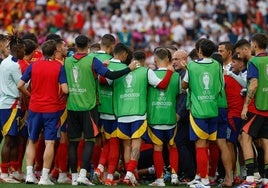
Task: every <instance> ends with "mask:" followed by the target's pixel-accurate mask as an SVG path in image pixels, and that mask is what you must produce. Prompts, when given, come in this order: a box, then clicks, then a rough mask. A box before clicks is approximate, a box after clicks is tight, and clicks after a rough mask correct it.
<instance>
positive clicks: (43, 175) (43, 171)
mask: <svg viewBox="0 0 268 188" xmlns="http://www.w3.org/2000/svg"><path fill="white" fill-rule="evenodd" d="M48 173H49V169H48V168H43V170H42V178H45V179H47V178H48Z"/></svg>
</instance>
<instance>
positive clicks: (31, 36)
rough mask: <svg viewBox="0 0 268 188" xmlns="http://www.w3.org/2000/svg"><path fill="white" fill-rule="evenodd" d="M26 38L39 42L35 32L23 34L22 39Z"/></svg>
mask: <svg viewBox="0 0 268 188" xmlns="http://www.w3.org/2000/svg"><path fill="white" fill-rule="evenodd" d="M25 39H31V40H33V41H34V42H35V43H36V44H38V39H37V37H36V35H35V34H34V33H26V34H25V35H23V36H22V37H21V40H25Z"/></svg>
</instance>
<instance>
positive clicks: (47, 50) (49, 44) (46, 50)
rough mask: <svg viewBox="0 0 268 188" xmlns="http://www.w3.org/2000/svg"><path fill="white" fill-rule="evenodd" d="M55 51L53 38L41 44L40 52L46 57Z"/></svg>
mask: <svg viewBox="0 0 268 188" xmlns="http://www.w3.org/2000/svg"><path fill="white" fill-rule="evenodd" d="M55 51H56V42H55V40H47V41H45V42H44V43H43V45H42V52H43V54H44V56H45V57H46V58H49V57H51V56H52V55H53V54H54V52H55Z"/></svg>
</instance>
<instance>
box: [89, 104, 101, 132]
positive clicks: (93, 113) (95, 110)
mask: <svg viewBox="0 0 268 188" xmlns="http://www.w3.org/2000/svg"><path fill="white" fill-rule="evenodd" d="M90 114H91V117H92V119H93V120H94V122H95V124H96V125H98V126H99V128H100V125H99V120H100V115H99V111H98V105H96V106H95V107H94V108H92V109H91V110H90Z"/></svg>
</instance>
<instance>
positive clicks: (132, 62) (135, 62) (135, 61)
mask: <svg viewBox="0 0 268 188" xmlns="http://www.w3.org/2000/svg"><path fill="white" fill-rule="evenodd" d="M138 66H139V64H138V63H137V60H132V61H131V62H130V64H129V65H128V67H129V68H130V70H131V71H133V70H135V69H136V68H137V67H138Z"/></svg>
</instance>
